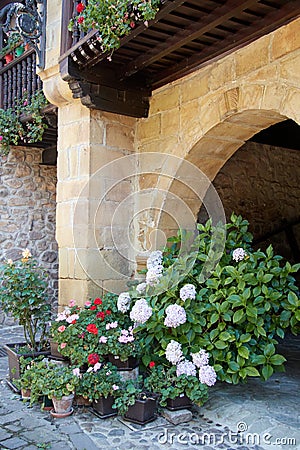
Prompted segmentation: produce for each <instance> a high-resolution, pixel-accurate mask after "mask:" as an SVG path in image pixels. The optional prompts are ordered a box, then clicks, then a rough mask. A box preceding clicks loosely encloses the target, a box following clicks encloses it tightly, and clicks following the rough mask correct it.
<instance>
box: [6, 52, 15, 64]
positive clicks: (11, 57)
mask: <svg viewBox="0 0 300 450" xmlns="http://www.w3.org/2000/svg"><path fill="white" fill-rule="evenodd" d="M4 59H5V64H9V63H10V62H12V61H13V59H14V55H13V54H12V53H8V54H7V55H5V56H4Z"/></svg>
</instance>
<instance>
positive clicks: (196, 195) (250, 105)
mask: <svg viewBox="0 0 300 450" xmlns="http://www.w3.org/2000/svg"><path fill="white" fill-rule="evenodd" d="M276 93H277V94H276ZM275 94H276V95H275ZM299 100H300V90H299V89H297V88H295V87H292V86H287V85H284V84H280V83H277V84H276V83H274V84H269V85H267V86H266V85H265V84H261V85H257V84H256V85H254V86H251V85H248V86H241V87H235V88H233V89H230V90H227V91H225V92H224V93H223V94H220V93H216V94H215V95H214V96H212V97H211V101H210V102H208V104H207V105H206V108H208V107H209V105H214V107H215V108H216V105H218V111H219V114H215V115H211V118H212V120H211V121H210V123H209V122H207V121H206V122H205V126H204V127H203V124H202V122H201V116H202V117H204V116H205V110H203V111H202V113H201V114H200V116H199V120H198V121H197V122H198V127H196V128H195V121H194V120H192V119H191V120H190V121H189V122H187V124H189V125H188V126H187V127H186V129H185V130H183V133H182V136H183V139H182V145H181V152H179V153H181V155H180V156H181V157H182V159H183V161H184V162H188V163H191V164H193V165H194V166H195V167H197V168H198V169H199V170H200V171H201V172H203V173H204V175H205V176H206V177H207V179H208V180H207V183H203V184H202V190H201V192H195V190H194V189H190V188H189V176H188V174H186V179H185V175H184V173H180V177H178V176H177V175H175V177H174V179H173V180H172V182H170V186H169V192H170V193H172V195H173V196H174V198H180V199H181V200H183V201H184V203H185V204H186V205H187V206H188V208H189V210H190V211H191V213H192V214H191V215H190V217H193V223H190V224H189V226H188V228H190V229H192V228H193V226H195V223H196V220H197V214H198V212H199V210H200V207H201V205H202V200H203V199H204V197H205V193H206V192H207V189H208V187H209V182H212V181H213V180H214V178H215V176H216V175H217V174H218V172H219V171H220V169H221V168H222V167H223V165H224V164H225V163H226V161H227V160H228V159H229V158H230V157H231V156H232V155H233V154H234V153H235V152H236V151H237V150H238V149H239V148H240V147H241V146H242V145H243V144H244V143H245V142H246V141H247V140H249V139H250V138H251V137H252V136H254V135H255V134H256V133H258V132H259V131H261V130H263V129H265V128H268V127H269V126H271V125H273V124H276V123H278V122H281V121H283V120H286V119H287V118H290V119H293V120H294V121H295V122H296V123H298V124H299V123H300V107H299V106H298V105H299V104H300V103H298V104H297V101H299ZM201 124H202V126H201ZM192 128H193V132H191V130H192ZM185 137H186V139H185ZM187 141H189V143H190V148H188V146H187ZM179 170H180V169H179ZM183 172H184V171H183ZM167 202H168V200H166V202H165V203H164V205H163V207H162V208H161V214H160V217H159V221H158V224H159V225H158V229H163V230H164V231H165V233H166V235H172V234H174V232H175V230H176V224H175V222H174V220H172V218H171V219H170V217H169V214H165V213H164V211H166V210H167V211H168V210H169V209H170V208H169V207H168V206H167ZM175 217H176V213H175ZM177 228H178V226H177Z"/></svg>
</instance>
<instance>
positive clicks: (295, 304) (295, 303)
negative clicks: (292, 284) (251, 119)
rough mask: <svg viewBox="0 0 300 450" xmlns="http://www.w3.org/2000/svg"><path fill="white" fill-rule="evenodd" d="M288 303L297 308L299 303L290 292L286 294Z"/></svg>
mask: <svg viewBox="0 0 300 450" xmlns="http://www.w3.org/2000/svg"><path fill="white" fill-rule="evenodd" d="M288 302H289V303H290V304H291V305H293V306H298V303H299V300H298V297H297V295H296V294H295V293H294V292H292V291H290V292H289V294H288Z"/></svg>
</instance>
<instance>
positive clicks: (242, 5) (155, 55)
mask: <svg viewBox="0 0 300 450" xmlns="http://www.w3.org/2000/svg"><path fill="white" fill-rule="evenodd" d="M257 3H258V0H247V1H240V0H229V1H227V2H226V3H225V5H222V6H219V7H218V8H216V9H214V10H213V12H212V13H210V14H207V15H205V16H204V17H203V18H201V19H200V20H198V21H197V22H192V23H191V25H190V26H188V27H187V28H185V29H183V30H180V31H179V32H178V33H176V34H175V35H174V36H172V37H170V38H168V39H167V40H166V41H164V42H162V43H161V44H158V45H157V46H156V47H154V48H153V49H152V50H150V51H148V52H147V53H146V54H144V55H141V56H140V57H138V58H136V59H135V60H134V61H132V63H131V64H128V65H127V66H126V67H125V68H124V69H123V73H122V74H121V76H120V78H121V79H122V78H125V77H129V76H131V75H133V74H134V73H136V72H138V71H139V70H142V69H144V68H145V67H147V66H149V65H150V64H152V63H153V62H155V61H157V60H158V59H160V58H163V57H164V56H165V55H167V54H168V53H171V52H172V51H174V50H176V49H177V48H180V47H182V46H183V45H185V44H187V43H189V42H191V41H193V40H194V39H197V38H199V37H200V36H202V35H203V34H204V33H207V32H208V31H209V30H211V29H213V28H215V27H216V26H218V25H221V24H222V23H223V22H224V21H225V20H227V19H229V18H230V17H233V16H234V15H235V14H237V13H239V12H241V11H243V10H244V9H246V8H250V7H251V6H253V5H255V4H257Z"/></svg>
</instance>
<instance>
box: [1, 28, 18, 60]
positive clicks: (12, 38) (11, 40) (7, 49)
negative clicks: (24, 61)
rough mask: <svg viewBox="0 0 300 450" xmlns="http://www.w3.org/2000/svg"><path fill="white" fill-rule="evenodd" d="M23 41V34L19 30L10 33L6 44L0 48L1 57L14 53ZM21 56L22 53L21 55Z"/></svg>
mask: <svg viewBox="0 0 300 450" xmlns="http://www.w3.org/2000/svg"><path fill="white" fill-rule="evenodd" d="M21 43H22V36H21V35H20V33H18V32H17V31H15V32H12V33H10V34H9V35H8V36H7V37H6V38H5V45H4V47H2V49H1V50H0V58H2V57H3V56H4V57H5V56H6V55H8V54H10V55H13V51H14V49H15V48H16V47H18V46H20V44H21ZM19 56H20V55H19Z"/></svg>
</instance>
